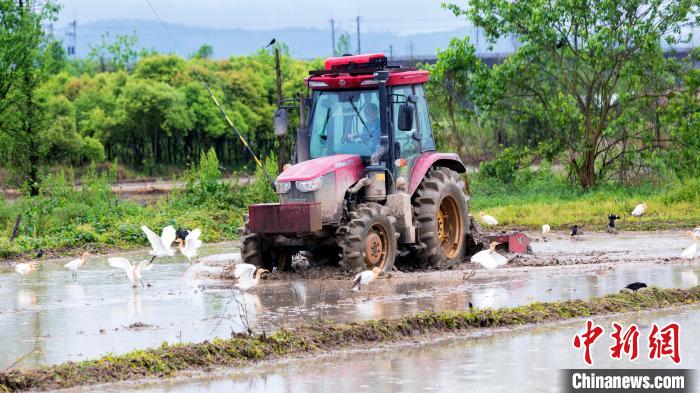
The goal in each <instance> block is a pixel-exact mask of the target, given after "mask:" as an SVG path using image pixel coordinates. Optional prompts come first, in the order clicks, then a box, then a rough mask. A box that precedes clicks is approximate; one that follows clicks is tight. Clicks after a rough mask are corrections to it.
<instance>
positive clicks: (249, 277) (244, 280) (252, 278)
mask: <svg viewBox="0 0 700 393" xmlns="http://www.w3.org/2000/svg"><path fill="white" fill-rule="evenodd" d="M269 272H270V271H269V270H267V269H258V268H257V267H256V266H255V265H251V264H250V263H239V264H237V265H236V267H235V268H234V269H233V277H234V278H237V279H238V283H236V285H234V286H235V287H236V288H238V289H240V290H241V292H245V291H247V290H249V289H251V288H253V287H255V286H256V285H258V282H260V275H261V274H263V273H269Z"/></svg>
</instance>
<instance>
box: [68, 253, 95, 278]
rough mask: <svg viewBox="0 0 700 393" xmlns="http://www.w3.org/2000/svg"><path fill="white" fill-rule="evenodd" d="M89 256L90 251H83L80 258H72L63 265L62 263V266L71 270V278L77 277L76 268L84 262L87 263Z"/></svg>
mask: <svg viewBox="0 0 700 393" xmlns="http://www.w3.org/2000/svg"><path fill="white" fill-rule="evenodd" d="M89 257H90V253H89V252H87V251H85V252H84V253H83V254H82V255H81V256H80V258H78V259H74V260H72V261H70V262H68V263H66V264H65V265H63V267H64V268H66V269H68V270H70V271H71V275H72V276H73V278H78V269H80V268H81V267H82V266H83V265H84V264H86V263H87V261H88V258H89Z"/></svg>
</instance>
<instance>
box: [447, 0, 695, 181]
mask: <svg viewBox="0 0 700 393" xmlns="http://www.w3.org/2000/svg"><path fill="white" fill-rule="evenodd" d="M467 3H468V4H467V6H466V7H463V6H461V5H457V4H451V5H448V6H447V7H448V8H449V9H450V10H452V11H453V12H454V13H455V15H457V16H465V17H467V18H468V19H469V20H471V22H472V23H473V24H474V25H476V26H477V27H479V28H481V29H483V31H484V33H485V35H486V37H487V39H489V40H490V42H494V41H495V40H497V39H499V38H501V37H509V36H513V35H515V36H517V37H518V40H519V42H520V43H521V46H520V47H519V48H518V49H517V52H516V53H515V54H514V55H513V56H511V57H509V58H507V59H506V60H505V61H504V63H503V64H501V65H498V66H495V67H494V68H493V69H492V71H491V72H489V73H488V74H484V75H483V78H479V83H478V85H479V87H480V90H479V92H478V96H479V100H478V105H479V107H480V108H481V109H483V110H488V111H495V112H500V113H507V114H509V115H510V116H512V118H513V119H514V120H515V121H516V122H519V123H520V124H525V123H526V122H530V121H532V120H533V119H534V120H536V122H537V124H539V125H540V126H541V127H544V128H546V129H548V130H549V132H550V133H551V135H552V141H551V145H550V148H552V149H555V150H559V151H564V152H566V154H567V159H568V164H569V168H570V170H571V173H572V175H573V177H575V178H576V179H577V181H578V182H579V184H580V185H581V186H582V187H583V188H590V187H592V186H594V185H595V184H596V181H597V180H599V179H604V178H606V176H607V175H608V174H609V173H610V172H611V171H612V170H613V169H615V168H616V169H617V170H619V171H621V172H624V171H626V170H627V169H629V166H628V164H629V160H630V159H631V158H634V157H643V154H644V153H645V152H649V151H650V150H651V148H652V147H653V146H652V143H651V142H652V138H651V136H652V135H653V132H654V128H655V126H656V124H655V121H654V120H655V113H654V112H655V108H656V106H657V103H658V101H659V99H660V98H661V97H664V96H665V95H666V94H667V93H668V92H669V91H670V90H671V88H672V86H673V83H674V78H673V77H672V76H673V73H674V72H675V71H677V70H678V68H677V67H676V66H675V61H674V60H673V59H666V58H665V57H664V55H663V50H662V45H661V40H662V39H663V40H664V41H665V43H666V44H667V45H674V44H677V43H679V42H681V41H682V40H683V38H684V37H683V36H682V33H681V32H682V30H681V27H682V26H684V25H687V24H689V23H691V22H690V19H689V18H690V16H692V15H695V14H697V12H698V6H699V3H700V2H699V1H698V0H679V1H673V2H663V1H657V0H573V1H571V0H552V1H547V2H542V1H535V0H523V1H503V0H468V2H467ZM484 78H487V80H485V79H484Z"/></svg>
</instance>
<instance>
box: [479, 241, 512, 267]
mask: <svg viewBox="0 0 700 393" xmlns="http://www.w3.org/2000/svg"><path fill="white" fill-rule="evenodd" d="M499 244H501V243H498V242H491V244H489V248H488V250H483V251H479V252H477V253H476V254H474V255H472V258H471V261H472V262H475V263H478V264H480V265H481V266H483V267H485V268H487V269H495V268H497V267H498V266H501V265H505V264H506V263H508V259H507V258H506V257H504V256H503V255H501V254H499V253H497V252H496V246H497V245H499Z"/></svg>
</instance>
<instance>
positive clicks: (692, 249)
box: [681, 231, 698, 261]
mask: <svg viewBox="0 0 700 393" xmlns="http://www.w3.org/2000/svg"><path fill="white" fill-rule="evenodd" d="M688 235H690V237H692V238H693V244H691V245H689V246H688V247H686V249H685V250H683V252H681V258H683V259H687V260H689V261H692V260H693V258H695V253H696V252H698V237H697V236H696V235H695V232H693V231H688Z"/></svg>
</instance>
